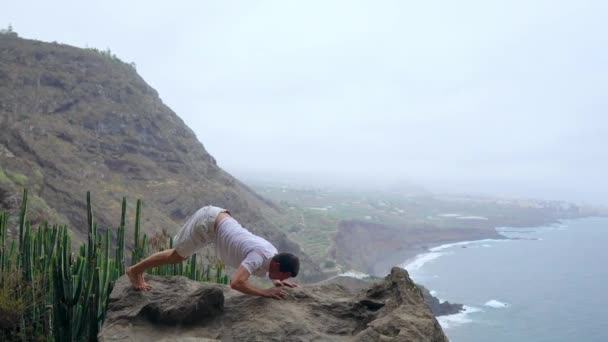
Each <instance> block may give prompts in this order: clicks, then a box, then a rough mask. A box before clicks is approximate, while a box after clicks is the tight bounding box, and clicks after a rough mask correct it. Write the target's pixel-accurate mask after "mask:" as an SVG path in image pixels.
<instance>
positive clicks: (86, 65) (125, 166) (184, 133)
mask: <svg viewBox="0 0 608 342" xmlns="http://www.w3.org/2000/svg"><path fill="white" fill-rule="evenodd" d="M23 187H27V188H28V189H30V191H31V195H30V198H31V200H32V202H31V203H32V208H31V213H32V214H31V215H30V218H32V219H33V220H34V221H37V222H42V221H44V220H49V221H50V222H63V223H68V224H69V225H70V226H71V228H72V229H73V230H75V231H77V232H80V233H81V235H80V236H77V238H82V237H83V236H82V232H84V231H85V222H86V215H85V212H84V207H85V201H84V200H85V192H86V191H87V190H90V191H91V192H92V194H93V201H94V210H95V214H96V221H97V222H98V223H99V224H100V226H101V227H102V230H103V229H105V227H116V226H117V225H118V222H119V218H120V201H121V198H122V197H123V196H127V197H128V198H129V199H130V202H129V204H130V208H131V209H132V208H133V207H134V202H135V201H134V200H135V198H142V199H143V200H144V207H143V217H144V221H143V224H142V228H143V230H144V231H145V232H147V233H149V234H154V233H158V232H161V231H162V230H166V231H167V232H168V233H169V234H173V233H174V232H175V231H176V230H177V229H178V228H179V226H180V225H181V224H182V223H183V222H184V221H185V219H186V218H187V217H188V216H189V215H191V214H192V213H194V212H195V211H196V210H197V209H198V208H200V207H202V206H204V205H208V204H214V205H217V206H221V207H225V208H228V209H229V210H230V211H231V213H232V214H233V215H234V216H235V217H236V218H237V219H238V220H239V221H240V222H241V223H242V224H243V225H244V226H245V227H247V228H249V229H250V230H252V231H254V232H255V233H258V234H260V235H262V236H264V237H266V238H267V239H269V240H270V241H272V242H273V243H275V245H276V246H277V248H278V249H279V250H283V251H291V252H294V253H298V254H300V255H301V256H302V260H303V262H304V265H305V267H304V268H303V271H304V273H303V277H304V278H309V279H314V278H315V277H316V276H315V275H316V274H318V267H316V266H315V265H314V264H313V263H312V262H311V261H310V259H309V258H308V257H307V256H306V255H303V254H302V252H301V251H300V248H299V246H298V245H297V244H295V243H294V242H292V241H290V240H289V239H288V238H287V237H286V236H285V234H283V233H282V232H280V231H279V230H278V229H277V227H275V226H273V218H275V217H280V216H281V215H283V214H282V212H281V211H280V209H279V208H278V207H276V206H275V205H273V203H272V202H270V201H267V200H265V199H264V198H262V197H261V196H259V195H257V194H256V193H255V192H253V191H251V190H250V189H249V188H248V187H247V186H245V185H244V184H243V183H241V182H240V181H239V180H237V179H235V178H234V177H232V176H231V175H230V174H228V173H226V172H225V171H224V170H222V169H221V168H220V167H219V166H218V165H217V163H216V161H215V159H214V158H213V157H212V156H211V155H210V154H209V153H208V152H207V151H206V150H205V148H204V146H203V145H202V144H201V143H200V142H199V141H198V140H197V138H196V136H195V134H194V133H193V132H192V130H191V129H189V128H188V127H187V126H186V125H185V124H184V122H183V121H182V120H181V119H180V118H179V117H178V116H177V115H176V114H175V113H174V112H173V111H172V110H171V109H170V108H168V107H167V106H165V105H164V104H163V103H162V101H161V100H160V98H159V96H158V94H157V92H156V91H155V90H154V89H152V88H151V87H150V86H149V85H147V84H146V83H145V81H144V80H143V79H142V78H141V77H140V76H139V75H138V74H137V72H136V71H135V69H134V68H133V67H132V66H131V65H129V64H126V63H123V62H121V61H120V60H118V59H117V58H116V57H115V56H112V55H110V54H109V53H104V52H99V51H97V50H92V49H79V48H75V47H71V46H67V45H61V44H56V43H44V42H39V41H33V40H26V39H21V38H17V37H14V36H9V35H0V209H9V210H12V211H15V210H17V207H18V205H19V202H20V192H21V189H22V188H23ZM133 212H134V210H130V215H131V216H130V223H131V224H132V221H133V220H132V214H133Z"/></svg>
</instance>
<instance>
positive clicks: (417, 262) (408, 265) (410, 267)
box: [399, 252, 443, 272]
mask: <svg viewBox="0 0 608 342" xmlns="http://www.w3.org/2000/svg"><path fill="white" fill-rule="evenodd" d="M442 255H443V253H437V252H431V253H424V254H419V255H417V256H416V257H415V258H414V259H413V260H407V261H405V262H404V263H403V264H401V265H399V266H400V267H402V268H404V269H406V270H407V271H408V272H411V271H418V270H420V269H421V268H422V266H424V264H426V263H427V262H429V261H433V260H435V259H437V258H439V257H440V256H442Z"/></svg>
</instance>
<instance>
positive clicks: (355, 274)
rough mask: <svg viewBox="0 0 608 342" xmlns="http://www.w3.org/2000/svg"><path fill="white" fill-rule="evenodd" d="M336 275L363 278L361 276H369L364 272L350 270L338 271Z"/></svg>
mask: <svg viewBox="0 0 608 342" xmlns="http://www.w3.org/2000/svg"><path fill="white" fill-rule="evenodd" d="M338 276H342V277H351V278H357V279H363V278H367V277H369V276H370V275H369V274H366V273H363V272H359V271H354V270H350V271H346V272H344V273H340V274H338Z"/></svg>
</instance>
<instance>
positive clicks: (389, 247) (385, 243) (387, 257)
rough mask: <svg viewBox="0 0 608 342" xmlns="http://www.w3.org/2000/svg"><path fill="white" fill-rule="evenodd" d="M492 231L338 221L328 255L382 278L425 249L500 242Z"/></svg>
mask: <svg viewBox="0 0 608 342" xmlns="http://www.w3.org/2000/svg"><path fill="white" fill-rule="evenodd" d="M502 238H504V236H502V235H500V234H498V233H497V232H496V230H495V229H493V228H485V227H483V228H471V227H464V228H458V227H452V228H439V227H436V226H433V225H430V224H423V223H421V224H407V225H402V226H391V225H387V224H380V223H372V222H364V221H358V220H345V221H341V222H340V224H339V225H338V231H337V233H336V236H335V238H334V243H333V245H332V248H331V250H330V255H331V256H332V257H333V258H334V259H335V260H337V261H338V262H339V263H340V264H341V265H344V266H346V267H347V268H350V269H355V270H358V271H362V272H365V273H369V274H372V275H382V274H385V273H386V272H387V271H388V270H390V268H391V267H392V266H394V265H400V264H402V263H403V262H404V261H405V260H407V259H409V258H412V257H414V256H415V255H416V254H419V253H424V252H426V251H427V250H428V247H429V246H433V245H440V244H443V243H450V242H457V241H466V240H478V239H502Z"/></svg>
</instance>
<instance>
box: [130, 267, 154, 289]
mask: <svg viewBox="0 0 608 342" xmlns="http://www.w3.org/2000/svg"><path fill="white" fill-rule="evenodd" d="M126 273H127V276H128V277H129V281H130V282H131V285H132V286H133V288H134V289H136V290H138V291H148V290H150V289H151V288H152V286H150V285H149V284H147V283H146V282H145V281H144V275H143V274H142V273H139V274H136V273H135V272H133V270H132V269H131V267H129V268H127V272H126Z"/></svg>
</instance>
